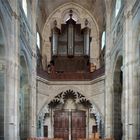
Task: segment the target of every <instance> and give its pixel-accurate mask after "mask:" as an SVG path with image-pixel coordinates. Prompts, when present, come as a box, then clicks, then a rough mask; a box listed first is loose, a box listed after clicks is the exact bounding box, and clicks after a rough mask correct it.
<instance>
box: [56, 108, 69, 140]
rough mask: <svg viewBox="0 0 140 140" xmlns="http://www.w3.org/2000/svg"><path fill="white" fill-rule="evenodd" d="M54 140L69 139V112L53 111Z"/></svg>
mask: <svg viewBox="0 0 140 140" xmlns="http://www.w3.org/2000/svg"><path fill="white" fill-rule="evenodd" d="M54 138H63V140H68V139H69V112H68V111H60V110H59V111H55V112H54Z"/></svg>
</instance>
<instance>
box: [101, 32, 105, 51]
mask: <svg viewBox="0 0 140 140" xmlns="http://www.w3.org/2000/svg"><path fill="white" fill-rule="evenodd" d="M104 47H105V31H104V32H103V33H102V42H101V50H103V49H104Z"/></svg>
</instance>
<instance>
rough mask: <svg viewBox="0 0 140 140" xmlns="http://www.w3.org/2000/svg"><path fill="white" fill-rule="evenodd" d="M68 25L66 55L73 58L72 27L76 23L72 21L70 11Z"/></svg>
mask: <svg viewBox="0 0 140 140" xmlns="http://www.w3.org/2000/svg"><path fill="white" fill-rule="evenodd" d="M67 24H68V33H67V35H68V37H67V38H68V55H69V56H73V54H74V34H75V33H74V26H75V24H76V22H75V21H74V20H73V19H72V10H70V20H68V22H67Z"/></svg>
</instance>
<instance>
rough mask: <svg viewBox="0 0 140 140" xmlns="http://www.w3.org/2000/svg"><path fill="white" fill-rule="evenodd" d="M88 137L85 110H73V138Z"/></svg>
mask: <svg viewBox="0 0 140 140" xmlns="http://www.w3.org/2000/svg"><path fill="white" fill-rule="evenodd" d="M78 138H86V114H85V111H72V140H77V139H78Z"/></svg>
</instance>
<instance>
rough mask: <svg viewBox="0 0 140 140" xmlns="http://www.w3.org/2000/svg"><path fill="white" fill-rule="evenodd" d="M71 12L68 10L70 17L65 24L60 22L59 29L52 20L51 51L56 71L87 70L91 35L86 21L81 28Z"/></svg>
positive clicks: (82, 71) (81, 71)
mask: <svg viewBox="0 0 140 140" xmlns="http://www.w3.org/2000/svg"><path fill="white" fill-rule="evenodd" d="M72 14H73V12H72V10H70V14H69V15H70V17H69V19H68V20H67V21H66V24H61V30H60V29H59V28H57V22H56V21H54V28H53V29H52V36H51V52H52V61H53V64H54V67H55V72H56V73H66V72H72V73H73V72H74V73H75V72H80V73H84V72H89V55H90V42H91V37H90V29H89V27H87V25H88V21H87V20H85V28H84V29H81V24H76V21H75V20H74V19H73V18H72Z"/></svg>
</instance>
